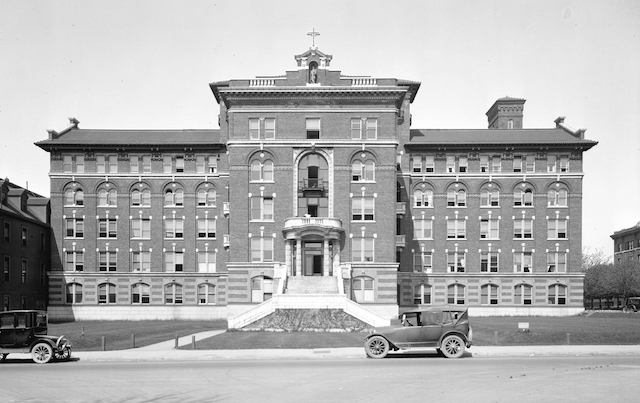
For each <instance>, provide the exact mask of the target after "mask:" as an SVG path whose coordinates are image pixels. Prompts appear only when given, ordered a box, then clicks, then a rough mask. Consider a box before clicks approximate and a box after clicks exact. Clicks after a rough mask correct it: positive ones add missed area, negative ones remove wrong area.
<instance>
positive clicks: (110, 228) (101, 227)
mask: <svg viewBox="0 0 640 403" xmlns="http://www.w3.org/2000/svg"><path fill="white" fill-rule="evenodd" d="M103 234H104V235H103ZM117 237H118V220H117V219H115V218H108V217H104V218H99V219H98V238H103V239H116V238H117Z"/></svg>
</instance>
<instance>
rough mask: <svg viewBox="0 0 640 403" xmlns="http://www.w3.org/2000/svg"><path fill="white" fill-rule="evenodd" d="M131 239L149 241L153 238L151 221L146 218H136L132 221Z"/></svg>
mask: <svg viewBox="0 0 640 403" xmlns="http://www.w3.org/2000/svg"><path fill="white" fill-rule="evenodd" d="M131 238H133V239H149V238H151V220H149V219H145V218H134V219H132V220H131Z"/></svg>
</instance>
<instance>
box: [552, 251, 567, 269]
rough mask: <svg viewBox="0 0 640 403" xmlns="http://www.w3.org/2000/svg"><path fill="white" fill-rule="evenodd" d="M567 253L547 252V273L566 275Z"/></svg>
mask: <svg viewBox="0 0 640 403" xmlns="http://www.w3.org/2000/svg"><path fill="white" fill-rule="evenodd" d="M566 272H567V253H566V252H547V273H566Z"/></svg>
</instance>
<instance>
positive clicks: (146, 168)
mask: <svg viewBox="0 0 640 403" xmlns="http://www.w3.org/2000/svg"><path fill="white" fill-rule="evenodd" d="M142 172H143V173H151V156H150V155H143V156H142Z"/></svg>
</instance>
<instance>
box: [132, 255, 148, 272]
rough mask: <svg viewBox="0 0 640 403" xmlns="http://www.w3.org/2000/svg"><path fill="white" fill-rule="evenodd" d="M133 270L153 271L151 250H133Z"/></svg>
mask: <svg viewBox="0 0 640 403" xmlns="http://www.w3.org/2000/svg"><path fill="white" fill-rule="evenodd" d="M131 271H132V272H141V273H148V272H150V271H151V252H149V251H131Z"/></svg>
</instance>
